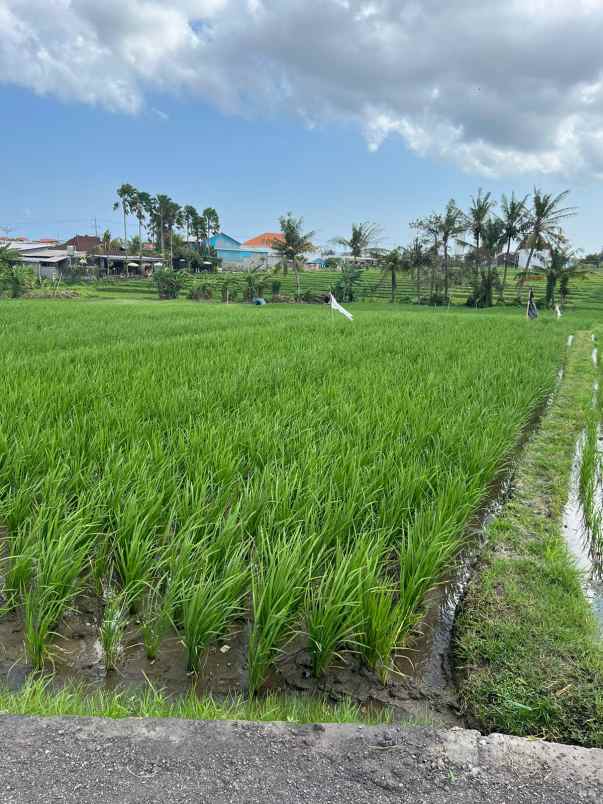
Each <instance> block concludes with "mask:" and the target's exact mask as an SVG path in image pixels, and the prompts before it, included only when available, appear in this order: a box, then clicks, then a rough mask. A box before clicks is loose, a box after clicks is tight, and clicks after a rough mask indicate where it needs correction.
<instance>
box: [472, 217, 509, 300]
mask: <svg viewBox="0 0 603 804" xmlns="http://www.w3.org/2000/svg"><path fill="white" fill-rule="evenodd" d="M504 242H505V232H504V226H503V222H502V221H501V220H500V219H499V218H492V217H491V218H487V220H486V221H485V222H484V225H483V227H482V245H481V249H480V255H479V259H478V263H479V266H480V269H479V273H480V283H479V288H478V297H477V302H478V305H479V306H480V307H492V303H493V290H494V286H495V284H497V283H498V272H497V263H496V259H497V256H498V254H499V252H500V249H501V248H502V246H503V244H504Z"/></svg>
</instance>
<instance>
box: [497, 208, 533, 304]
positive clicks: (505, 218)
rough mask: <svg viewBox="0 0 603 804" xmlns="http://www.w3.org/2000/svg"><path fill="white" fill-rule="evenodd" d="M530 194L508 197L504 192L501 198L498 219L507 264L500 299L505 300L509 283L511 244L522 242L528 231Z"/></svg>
mask: <svg viewBox="0 0 603 804" xmlns="http://www.w3.org/2000/svg"><path fill="white" fill-rule="evenodd" d="M527 200H528V196H527V195H525V196H524V197H523V198H521V199H519V198H515V193H514V192H513V193H511V198H510V199H509V198H507V196H506V195H504V194H503V197H502V200H501V204H500V206H501V209H502V215H498V216H497V217H498V219H499V220H500V221H501V222H502V225H503V233H504V243H505V245H506V251H505V266H504V273H503V280H502V285H501V288H500V301H504V298H505V288H506V285H507V268H508V266H509V257H510V254H511V246H512V245H513V243H514V242H520V241H521V239H522V237H523V236H524V235H525V233H526V226H527V221H528V207H527Z"/></svg>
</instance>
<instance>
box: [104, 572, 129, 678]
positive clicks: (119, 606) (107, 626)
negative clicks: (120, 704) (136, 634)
mask: <svg viewBox="0 0 603 804" xmlns="http://www.w3.org/2000/svg"><path fill="white" fill-rule="evenodd" d="M129 607H130V600H129V599H128V597H127V595H126V594H125V593H124V592H118V591H116V590H115V589H114V588H113V587H112V586H109V587H108V588H107V589H106V591H105V605H104V610H103V617H102V620H101V624H100V633H99V638H100V643H101V647H102V649H103V656H104V660H105V670H106V672H111V671H113V670H117V667H118V665H119V658H120V656H121V654H122V651H123V640H124V635H125V632H126V628H127V625H128V617H127V614H128V609H129Z"/></svg>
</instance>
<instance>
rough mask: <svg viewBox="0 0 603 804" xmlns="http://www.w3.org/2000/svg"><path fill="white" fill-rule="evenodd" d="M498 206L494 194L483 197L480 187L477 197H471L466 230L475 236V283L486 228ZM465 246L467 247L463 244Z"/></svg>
mask: <svg viewBox="0 0 603 804" xmlns="http://www.w3.org/2000/svg"><path fill="white" fill-rule="evenodd" d="M495 206H496V201H494V199H493V198H492V193H486V194H485V195H483V190H482V188H481V187H480V188H479V189H478V191H477V195H476V196H472V197H471V206H470V208H469V212H468V213H467V226H466V228H467V229H469V230H470V231H471V234H472V235H473V254H474V258H475V281H476V282H477V278H478V273H479V258H480V246H481V241H482V236H483V233H484V226H485V225H486V221H487V220H488V218H489V217H490V212H491V211H492V209H493V208H494V207H495ZM463 245H467V244H466V243H463Z"/></svg>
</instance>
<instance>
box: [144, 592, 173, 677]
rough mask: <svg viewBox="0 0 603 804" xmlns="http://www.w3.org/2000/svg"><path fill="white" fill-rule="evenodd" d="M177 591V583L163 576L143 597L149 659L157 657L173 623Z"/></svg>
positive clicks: (146, 649) (145, 646)
mask: <svg viewBox="0 0 603 804" xmlns="http://www.w3.org/2000/svg"><path fill="white" fill-rule="evenodd" d="M175 592H176V587H175V585H174V584H172V583H169V582H168V581H167V579H166V578H163V579H161V580H160V581H158V582H157V583H156V584H154V585H153V586H150V587H149V588H148V589H147V591H146V592H145V594H144V597H143V599H142V610H141V615H140V622H141V631H142V640H143V642H144V648H145V653H146V655H147V659H149V660H151V661H154V660H155V659H156V658H157V655H158V653H159V646H160V645H161V641H162V639H163V638H164V637H165V635H166V634H167V632H168V631H169V629H170V627H171V626H172V625H173V622H174V620H173V617H174V608H175V606H176V595H175Z"/></svg>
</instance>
